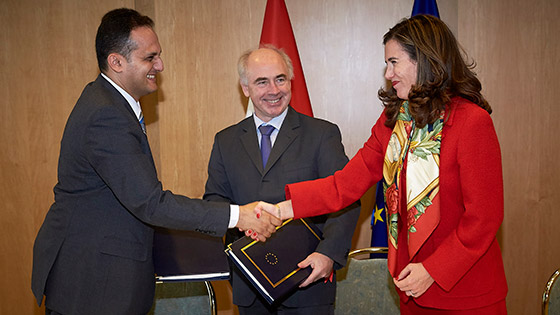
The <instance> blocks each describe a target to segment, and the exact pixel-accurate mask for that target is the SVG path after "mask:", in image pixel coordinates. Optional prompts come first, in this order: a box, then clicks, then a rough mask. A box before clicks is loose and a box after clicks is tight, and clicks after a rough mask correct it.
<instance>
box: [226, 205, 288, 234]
mask: <svg viewBox="0 0 560 315" xmlns="http://www.w3.org/2000/svg"><path fill="white" fill-rule="evenodd" d="M293 217H294V210H293V209H292V201H291V200H286V201H282V202H280V203H277V204H275V205H273V204H270V203H266V202H264V201H255V202H253V203H249V204H246V205H244V206H239V221H237V225H236V227H237V228H239V230H240V231H245V235H247V236H249V237H251V238H252V239H254V240H258V241H261V242H264V241H266V239H267V238H269V237H270V236H271V235H272V233H274V232H276V227H277V226H280V225H282V220H286V219H291V218H293Z"/></svg>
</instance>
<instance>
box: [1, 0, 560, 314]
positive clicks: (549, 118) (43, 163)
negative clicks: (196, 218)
mask: <svg viewBox="0 0 560 315" xmlns="http://www.w3.org/2000/svg"><path fill="white" fill-rule="evenodd" d="M412 2H413V1H412V0H398V1H391V0H382V1H369V0H349V1H345V2H344V3H342V2H340V1H336V0H306V1H298V0H286V4H287V7H288V11H289V14H290V18H291V21H292V26H293V28H294V32H295V36H296V40H297V42H298V47H299V52H300V57H301V60H302V64H303V67H304V72H305V75H306V79H307V84H308V88H309V92H310V97H311V101H312V106H313V110H314V112H315V116H316V117H319V118H324V119H327V120H330V121H332V122H335V123H336V124H338V125H339V127H340V129H341V131H342V135H343V143H344V145H345V147H346V152H347V154H348V155H349V156H350V157H351V156H353V155H354V154H355V153H356V151H357V150H358V149H359V148H360V147H361V145H362V144H363V142H364V141H365V140H366V139H367V137H368V136H369V133H370V128H371V126H372V125H373V123H374V122H375V121H376V119H377V118H378V116H379V114H380V113H381V109H382V108H381V105H380V102H379V101H378V99H377V90H378V89H379V87H381V86H382V85H383V84H384V80H383V71H384V66H385V64H384V62H383V46H382V44H381V38H382V35H383V34H384V33H385V32H386V31H387V30H388V28H389V27H391V26H392V25H394V24H395V23H396V22H397V21H398V20H399V19H401V18H403V17H406V16H408V15H409V14H410V11H411V8H412ZM265 4H266V0H238V1H233V0H206V1H197V0H162V1H153V0H135V1H132V0H122V1H118V2H115V1H96V2H91V1H85V0H79V1H71V0H50V1H32V0H23V1H21V0H20V1H14V0H4V1H2V2H0V18H1V22H0V23H2V27H3V28H2V29H3V30H4V32H0V43H2V44H1V45H0V65H1V66H2V68H3V69H5V70H7V71H6V73H7V75H5V76H3V77H2V78H1V79H0V86H1V87H0V89H1V90H0V91H1V94H0V106H1V110H2V111H1V113H2V114H3V119H2V124H1V126H0V128H1V129H0V130H1V131H2V132H3V134H4V135H5V136H4V137H2V140H1V141H2V147H3V148H4V150H3V151H2V153H0V169H1V172H2V176H1V178H2V183H1V184H0V185H2V187H1V188H2V189H1V191H2V199H3V200H4V207H3V210H4V211H3V215H2V219H1V220H2V221H1V222H2V223H1V227H2V229H1V232H0V253H1V254H0V255H1V259H0V267H1V268H2V269H3V270H4V271H5V275H4V277H3V278H2V280H1V281H2V282H0V284H1V285H0V301H1V302H0V313H1V314H4V313H6V314H16V313H17V314H40V313H41V312H42V310H41V309H40V308H38V307H37V306H36V305H35V304H34V302H33V299H32V296H31V292H30V272H31V253H32V251H31V250H32V245H33V240H34V238H35V235H36V233H37V230H38V228H39V226H40V224H41V223H42V221H43V218H44V215H45V214H46V211H47V209H48V207H49V205H50V204H51V203H52V200H53V195H52V187H53V186H54V184H55V183H56V163H57V159H58V150H59V141H60V137H61V135H62V130H63V128H64V123H65V122H66V118H67V117H68V114H69V112H70V110H71V108H72V106H73V105H74V102H75V101H76V99H77V97H78V96H79V94H80V92H81V91H82V89H83V87H84V85H85V84H86V83H88V82H90V81H91V80H93V79H94V78H95V76H96V75H97V66H96V61H95V53H94V45H93V41H94V36H95V31H96V28H97V26H98V24H99V21H100V18H101V16H102V15H103V14H104V13H105V12H107V11H108V10H110V9H113V8H116V7H120V6H128V7H134V8H137V9H138V10H140V11H141V12H143V13H145V14H148V15H150V16H151V17H152V18H153V19H154V20H155V23H156V31H157V33H158V35H159V39H160V42H161V45H162V48H163V56H162V57H163V60H164V65H165V71H164V72H163V73H162V74H161V75H160V77H159V80H160V90H159V91H158V92H157V93H154V94H152V95H150V96H148V97H146V98H143V99H142V101H141V102H142V105H143V108H144V113H145V116H146V121H147V123H148V126H147V127H148V136H149V139H150V143H151V147H152V151H153V153H154V158H155V160H156V163H157V166H158V171H159V175H160V179H161V180H162V182H163V184H164V187H165V188H168V189H171V190H173V191H174V192H176V193H181V194H186V195H188V196H191V197H201V196H202V194H203V191H204V183H205V181H206V177H207V174H206V167H207V163H208V158H209V155H210V150H211V146H212V142H213V136H214V134H215V133H216V132H217V131H219V130H221V129H223V128H225V127H227V126H229V125H231V124H233V123H236V122H238V121H239V120H240V119H242V118H243V117H244V113H245V106H246V103H247V99H246V98H245V97H244V96H243V94H242V93H241V91H240V89H239V87H238V83H237V72H236V62H237V58H238V56H239V55H240V54H241V53H242V52H243V51H244V50H246V49H247V48H250V47H252V46H255V45H256V44H257V43H258V41H259V38H260V31H261V27H262V19H263V16H264V8H265ZM439 9H440V14H441V16H442V19H443V20H444V21H446V22H447V23H448V24H449V25H450V27H451V29H452V30H453V31H454V32H455V33H456V34H458V37H459V39H460V41H461V42H462V43H463V45H464V46H465V48H466V49H467V51H468V52H469V53H470V54H471V56H472V57H473V58H474V59H475V60H476V61H477V62H478V67H477V71H478V73H479V75H480V78H481V80H482V82H483V84H484V92H485V95H487V97H488V99H489V100H490V102H491V104H492V105H493V107H494V110H495V113H494V114H493V115H492V116H493V119H494V121H495V124H496V128H497V132H498V136H499V138H500V141H501V145H502V155H503V159H504V179H505V182H506V187H505V189H506V191H505V200H506V217H505V221H504V224H503V227H502V229H501V233H500V235H499V240H500V244H501V245H502V248H503V253H504V261H505V265H506V272H507V277H508V282H509V286H510V294H509V296H508V306H509V308H510V313H511V314H526V313H536V312H537V311H538V298H539V296H540V294H541V292H542V287H543V285H544V281H545V280H546V278H547V277H548V276H549V275H550V273H552V270H553V269H555V268H557V267H558V261H560V259H559V258H560V257H559V253H558V247H557V246H556V247H554V240H556V239H557V237H556V235H555V231H554V223H555V222H558V221H559V220H560V218H559V217H558V216H559V213H558V211H556V210H555V209H554V205H555V204H557V203H558V201H559V200H558V198H559V197H558V194H556V193H555V191H554V188H555V185H554V184H555V182H554V181H555V179H556V178H558V177H559V175H560V174H558V173H559V172H560V168H558V167H557V164H558V162H556V160H555V156H556V155H557V151H558V149H556V148H558V141H559V140H558V139H557V138H556V137H553V136H551V135H550V133H551V131H553V130H554V127H555V125H553V122H554V118H555V117H556V116H557V115H558V114H559V113H558V111H559V110H558V106H554V105H553V104H554V103H553V98H552V97H553V93H554V92H555V90H556V87H557V85H558V84H557V83H556V80H554V78H553V75H554V74H555V72H557V70H559V69H558V68H559V64H558V63H559V59H558V57H557V56H558V55H560V54H559V53H560V51H559V49H560V48H559V44H558V43H556V42H555V41H553V40H551V39H552V38H554V36H556V34H557V33H558V31H559V30H558V26H557V24H553V21H554V18H556V17H557V16H559V13H560V12H559V5H558V4H557V3H556V2H555V1H553V0H538V1H535V2H533V3H531V5H529V4H526V2H525V1H521V0H514V1H506V0H497V1H493V2H487V1H476V0H471V1H461V2H459V1H457V0H453V1H439ZM554 70H556V71H554ZM545 139H546V140H545ZM362 201H363V203H364V205H365V206H364V210H363V211H362V217H361V219H360V223H359V226H358V228H357V229H356V233H355V235H354V243H353V244H354V247H355V248H358V247H362V246H367V245H368V244H369V237H370V230H369V216H370V210H369V209H370V208H371V205H372V201H373V196H372V193H371V192H370V193H368V194H366V196H365V197H364V198H362ZM216 285H217V296H218V298H219V304H218V307H219V312H220V314H232V313H234V310H233V307H232V306H231V297H230V295H229V294H230V293H229V285H228V284H227V282H225V281H221V282H216Z"/></svg>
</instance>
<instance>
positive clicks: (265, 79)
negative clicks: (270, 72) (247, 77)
mask: <svg viewBox="0 0 560 315" xmlns="http://www.w3.org/2000/svg"><path fill="white" fill-rule="evenodd" d="M287 77H288V76H287V75H285V74H283V73H282V74H279V75H277V76H275V77H274V79H279V78H284V79H285V78H287ZM261 81H268V78H267V77H258V78H256V79H255V81H254V82H255V83H257V82H261Z"/></svg>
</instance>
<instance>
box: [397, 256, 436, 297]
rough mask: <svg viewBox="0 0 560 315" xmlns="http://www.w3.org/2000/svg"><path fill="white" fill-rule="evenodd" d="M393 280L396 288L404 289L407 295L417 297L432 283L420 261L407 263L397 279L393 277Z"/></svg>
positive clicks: (432, 280)
mask: <svg viewBox="0 0 560 315" xmlns="http://www.w3.org/2000/svg"><path fill="white" fill-rule="evenodd" d="M393 282H394V283H395V285H396V286H397V288H399V289H400V290H401V291H404V292H405V293H406V295H407V296H412V297H414V298H417V297H420V296H421V295H422V294H424V293H425V292H426V291H427V290H428V289H429V288H430V286H431V285H432V284H433V283H434V279H433V278H432V276H430V274H429V273H428V271H427V270H426V268H424V265H422V263H416V264H408V265H407V266H406V267H405V268H404V269H403V270H402V271H401V273H400V274H399V277H398V279H393Z"/></svg>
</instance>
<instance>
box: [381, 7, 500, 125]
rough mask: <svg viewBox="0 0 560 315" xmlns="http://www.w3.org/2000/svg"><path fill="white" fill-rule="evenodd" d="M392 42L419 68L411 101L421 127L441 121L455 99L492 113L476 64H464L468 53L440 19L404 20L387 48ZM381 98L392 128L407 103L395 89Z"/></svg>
mask: <svg viewBox="0 0 560 315" xmlns="http://www.w3.org/2000/svg"><path fill="white" fill-rule="evenodd" d="M390 40H395V41H397V42H398V43H399V44H400V45H401V47H402V48H403V50H404V51H405V52H406V53H407V54H408V56H409V58H410V59H411V60H412V61H413V62H416V65H417V77H416V84H415V85H413V86H412V88H411V89H410V92H409V94H408V101H409V109H410V113H411V115H412V117H413V118H414V120H415V122H416V124H417V126H418V127H420V128H422V127H424V126H425V125H426V124H429V123H433V122H434V121H435V120H436V119H438V118H439V116H440V113H441V111H442V110H444V109H445V106H446V104H448V103H449V100H450V99H451V98H452V97H454V96H461V97H463V98H465V99H467V100H469V101H471V102H473V103H475V104H477V105H478V106H480V107H482V108H483V109H485V110H486V111H488V113H492V108H491V107H490V105H489V104H488V102H487V101H486V100H485V99H484V97H483V96H482V94H481V93H480V90H481V89H482V86H481V84H480V81H479V80H478V78H477V77H476V74H475V73H474V72H473V70H472V69H473V68H474V67H475V63H474V62H471V63H467V62H466V61H465V60H466V59H467V57H466V53H465V52H464V50H463V49H462V48H460V47H459V44H458V43H457V40H456V39H455V36H454V35H453V33H452V32H451V30H450V29H449V28H448V27H447V25H445V23H444V22H442V21H441V20H440V19H438V18H436V17H433V16H430V15H416V16H413V17H411V18H409V19H405V20H403V21H401V22H399V23H398V24H397V25H395V26H394V27H393V28H391V29H390V30H389V31H388V32H387V33H386V34H385V35H384V36H383V44H384V45H386V44H387V42H388V41H390ZM463 55H464V56H465V57H464V58H463ZM378 94H379V99H380V100H381V101H382V102H383V105H384V106H385V113H386V115H387V121H386V122H385V125H386V126H388V127H391V128H392V127H394V125H395V122H396V120H397V116H398V113H399V108H400V106H401V104H402V102H403V101H404V100H402V99H400V98H398V96H397V93H396V91H395V89H394V88H392V87H391V88H388V89H387V90H385V89H383V88H381V89H379V92H378Z"/></svg>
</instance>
